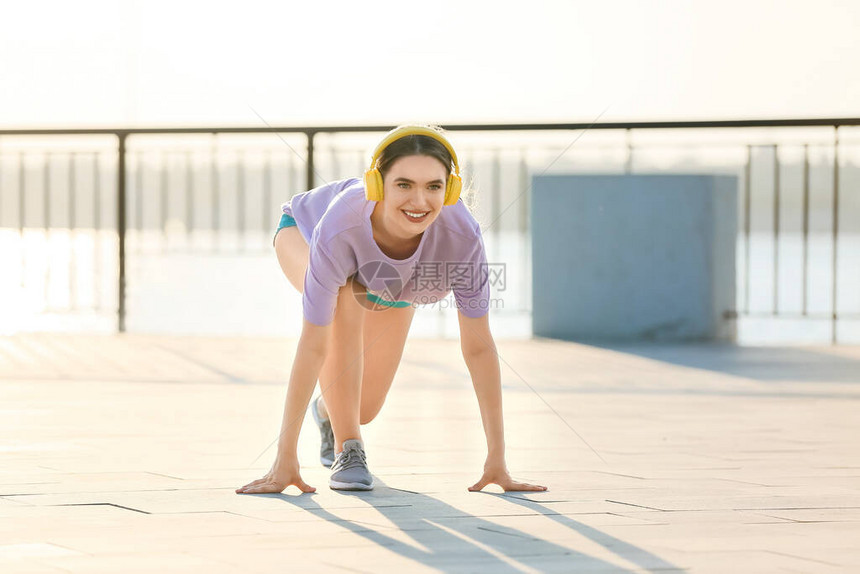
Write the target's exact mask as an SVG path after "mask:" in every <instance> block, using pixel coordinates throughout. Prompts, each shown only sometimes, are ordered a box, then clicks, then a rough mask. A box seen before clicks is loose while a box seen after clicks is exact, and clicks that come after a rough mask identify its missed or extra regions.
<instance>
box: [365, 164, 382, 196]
mask: <svg viewBox="0 0 860 574" xmlns="http://www.w3.org/2000/svg"><path fill="white" fill-rule="evenodd" d="M364 197H365V198H367V199H368V200H369V201H382V174H381V173H379V170H378V169H376V168H374V169H369V170H367V171H366V172H364Z"/></svg>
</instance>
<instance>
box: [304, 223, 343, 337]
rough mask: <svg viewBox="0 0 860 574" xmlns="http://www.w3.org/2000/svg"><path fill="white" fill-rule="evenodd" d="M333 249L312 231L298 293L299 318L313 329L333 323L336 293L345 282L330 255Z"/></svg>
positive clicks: (339, 268) (340, 270) (336, 260)
mask: <svg viewBox="0 0 860 574" xmlns="http://www.w3.org/2000/svg"><path fill="white" fill-rule="evenodd" d="M332 247H333V246H329V245H326V243H325V242H324V241H322V240H321V239H320V232H319V228H317V229H315V230H314V232H313V234H312V235H311V241H310V243H309V244H308V249H309V254H308V270H307V273H305V282H304V289H303V293H302V314H303V315H304V317H305V319H307V320H308V321H310V322H311V323H313V324H314V325H319V326H325V325H328V324H329V323H331V321H332V319H334V310H335V306H336V305H337V293H338V290H339V289H340V288H341V287H342V286H343V285H346V281H347V279H348V278H349V276H348V274H347V272H346V270H345V269H344V266H343V264H342V263H341V262H339V261H338V259H337V257H336V256H335V254H334V253H333V250H332Z"/></svg>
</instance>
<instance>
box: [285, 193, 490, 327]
mask: <svg viewBox="0 0 860 574" xmlns="http://www.w3.org/2000/svg"><path fill="white" fill-rule="evenodd" d="M375 205H376V202H373V201H368V200H367V199H366V198H365V193H364V182H363V181H362V180H360V179H357V178H352V179H345V180H342V181H336V182H333V183H330V184H326V185H323V186H320V187H317V188H314V189H312V190H310V191H306V192H304V193H299V194H297V195H295V196H293V198H292V199H290V201H288V202H286V203H285V204H283V206H282V210H283V212H284V213H286V214H289V215H291V216H292V217H293V218H294V219H295V220H296V223H297V225H298V228H299V232H300V233H301V234H302V236H303V237H304V238H305V240H306V241H307V242H308V246H309V248H310V256H309V259H308V271H307V273H306V274H305V281H304V293H303V295H302V309H303V313H304V317H305V319H307V320H308V321H310V322H311V323H314V324H315V325H328V324H329V323H331V321H332V319H333V318H334V309H335V304H336V300H337V293H338V289H339V288H340V287H341V286H343V285H345V284H346V282H347V280H348V279H349V278H350V277H351V276H353V275H356V274H357V276H356V279H357V280H358V281H359V282H360V283H361V284H362V285H364V286H366V287H367V289H368V291H369V292H371V293H373V294H374V295H377V296H378V297H381V298H382V299H385V300H386V301H407V302H409V303H413V304H431V303H435V302H437V301H439V300H441V299H444V298H445V296H446V295H447V294H448V293H450V292H451V291H453V292H454V300H455V302H456V304H457V308H458V309H459V310H460V312H461V313H463V314H464V315H466V316H467V317H473V318H475V317H482V316H483V315H485V314H486V313H487V311H488V310H489V302H490V286H489V280H488V272H487V257H486V252H485V250H484V241H483V238H482V236H481V228H480V226H479V225H478V222H477V221H475V218H474V217H473V216H472V214H471V213H470V212H469V210H468V209H467V208H466V206H465V205H464V204H463V202H462V200H458V201H457V203H456V204H454V205H446V206H444V207H442V211H441V213H439V216H438V217H437V218H436V220H435V221H434V222H433V223H431V224H430V225H429V227H427V229H426V230H425V231H424V234H423V235H422V237H421V242H420V244H419V245H418V249H417V250H416V251H415V253H414V254H413V255H412V256H410V257H409V258H407V259H392V258H390V257H388V256H387V255H385V254H384V253H383V252H382V250H381V249H380V248H379V246H378V245H377V244H376V241H374V239H373V229H372V228H371V225H370V215H371V213H373V208H374V206H375Z"/></svg>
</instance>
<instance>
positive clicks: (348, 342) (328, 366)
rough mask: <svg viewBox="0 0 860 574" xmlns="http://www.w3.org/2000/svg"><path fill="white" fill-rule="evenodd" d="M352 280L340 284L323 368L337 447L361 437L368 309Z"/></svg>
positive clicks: (327, 407) (324, 390) (325, 395)
mask: <svg viewBox="0 0 860 574" xmlns="http://www.w3.org/2000/svg"><path fill="white" fill-rule="evenodd" d="M352 281H353V280H350V281H349V282H347V284H346V285H345V286H343V287H341V288H340V291H339V292H338V296H337V307H336V308H335V312H334V320H333V321H332V340H331V346H330V347H329V352H328V356H326V358H325V362H324V363H323V367H322V370H321V371H320V379H319V380H320V390H321V391H322V395H323V400H324V401H325V410H326V411H327V413H328V416H329V420H331V428H332V431H333V432H334V445H335V446H334V450H335V452H336V453H337V452H340V451H341V450H343V441H345V440H349V439H359V440H360V439H361V429H360V428H359V422H360V408H359V405H360V404H361V379H362V373H363V370H364V341H363V339H362V336H361V334H362V331H363V330H364V320H365V315H366V314H367V311H366V310H365V308H364V307H363V306H361V305H360V304H359V303H358V301H356V299H355V295H354V294H353V286H352Z"/></svg>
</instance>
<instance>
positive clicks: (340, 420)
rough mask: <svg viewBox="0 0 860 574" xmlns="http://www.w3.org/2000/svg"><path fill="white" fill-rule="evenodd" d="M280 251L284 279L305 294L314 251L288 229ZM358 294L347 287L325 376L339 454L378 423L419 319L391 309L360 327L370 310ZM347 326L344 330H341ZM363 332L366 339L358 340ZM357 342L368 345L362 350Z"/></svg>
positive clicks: (324, 407) (325, 407)
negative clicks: (414, 320) (366, 427)
mask: <svg viewBox="0 0 860 574" xmlns="http://www.w3.org/2000/svg"><path fill="white" fill-rule="evenodd" d="M275 251H276V253H277V256H278V263H279V264H280V266H281V269H282V271H283V272H284V275H285V276H286V277H287V279H288V280H289V281H290V283H291V284H292V285H293V286H294V287H295V288H296V290H297V291H298V292H299V293H301V292H302V290H303V288H304V278H305V273H306V272H307V267H308V254H309V249H308V244H307V242H306V241H305V240H304V238H303V237H302V235H301V233H300V232H299V229H298V227H285V228H283V229H281V230H280V231H279V232H278V234H277V237H275ZM357 292H359V293H360V292H362V289H360V288H359V289H358V290H357ZM353 293H354V291H353V290H352V289H351V288H350V285H347V286H345V287H344V288H342V289H341V292H340V293H339V295H338V309H340V311H341V313H340V314H339V313H338V312H337V311H335V321H334V323H333V329H332V331H333V337H334V340H333V341H332V346H331V347H330V348H331V351H330V352H329V356H328V357H326V360H325V362H324V363H323V368H322V371H321V372H320V390H321V391H322V393H323V400H321V401H320V403H319V405H320V407H321V411H322V412H321V414H322V415H323V417H328V412H329V411H331V412H333V413H334V416H332V417H331V422H332V429H333V430H334V433H335V445H336V446H335V449H336V450H340V449H341V448H342V445H343V441H344V440H347V439H350V438H361V431H360V428H359V424H367V423H368V422H370V421H371V420H373V419H374V418H375V417H376V415H377V414H378V413H379V411H380V409H381V408H382V405H383V403H384V402H385V397H386V395H387V394H388V391H389V389H390V388H391V383H392V382H393V380H394V375H395V373H396V372H397V367H398V365H399V364H400V359H401V357H402V355H403V348H404V346H405V344H406V336H407V334H408V333H409V327H410V325H411V324H412V318H413V316H414V315H415V309H414V308H413V307H403V308H391V309H385V310H381V311H365V312H364V313H363V321H360V320H359V316H360V315H362V314H361V313H359V310H362V311H363V310H364V309H363V307H361V306H360V305H359V304H358V302H357V301H356V300H355V297H354V294H353ZM342 302H343V304H341V303H342ZM339 315H343V316H342V317H339ZM339 319H343V321H339ZM341 322H343V323H344V325H339V323H341ZM359 324H361V326H359ZM339 327H340V328H339ZM356 329H359V330H356ZM362 330H363V336H361V337H359V336H356V333H361V332H362ZM338 333H339V335H340V337H338ZM357 342H360V343H363V344H361V345H357V344H356V343H357ZM356 380H358V384H356ZM340 383H343V384H340ZM329 404H331V408H329Z"/></svg>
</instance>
